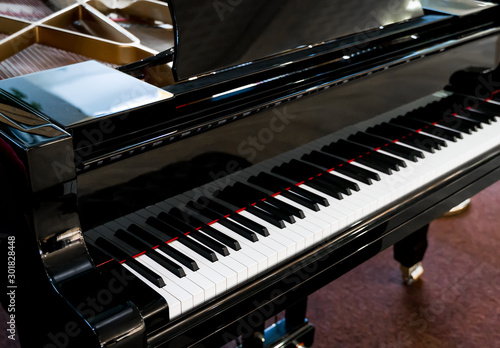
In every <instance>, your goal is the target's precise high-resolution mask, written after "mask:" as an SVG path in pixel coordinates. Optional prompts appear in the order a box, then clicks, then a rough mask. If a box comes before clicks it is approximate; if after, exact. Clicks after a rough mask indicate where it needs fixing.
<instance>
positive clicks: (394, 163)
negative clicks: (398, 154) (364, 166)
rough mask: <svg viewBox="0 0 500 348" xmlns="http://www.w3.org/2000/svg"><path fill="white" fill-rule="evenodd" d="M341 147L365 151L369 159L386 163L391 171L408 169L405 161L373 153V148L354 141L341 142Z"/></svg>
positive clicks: (339, 142)
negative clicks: (402, 168)
mask: <svg viewBox="0 0 500 348" xmlns="http://www.w3.org/2000/svg"><path fill="white" fill-rule="evenodd" d="M337 143H338V144H339V145H340V146H346V147H347V146H348V147H350V148H356V151H357V152H362V151H364V152H365V153H366V154H367V157H369V158H371V159H376V160H377V161H380V162H383V163H386V164H387V165H388V166H389V167H390V168H391V169H393V170H399V167H406V163H405V161H403V160H401V159H398V158H394V157H391V156H388V155H384V154H382V153H379V152H376V151H373V149H372V148H370V147H367V146H365V145H360V144H357V143H354V142H352V141H347V140H339V141H338V142H337Z"/></svg>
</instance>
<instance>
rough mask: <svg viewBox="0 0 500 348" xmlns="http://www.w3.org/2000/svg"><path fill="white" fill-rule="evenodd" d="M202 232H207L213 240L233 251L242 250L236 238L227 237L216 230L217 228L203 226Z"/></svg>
mask: <svg viewBox="0 0 500 348" xmlns="http://www.w3.org/2000/svg"><path fill="white" fill-rule="evenodd" d="M224 220H225V219H224ZM226 227H227V226H226ZM201 230H202V231H203V232H205V233H206V234H208V235H209V236H210V237H212V238H214V239H216V240H218V241H219V242H221V243H223V244H225V245H227V246H228V247H230V248H231V249H233V250H236V251H238V250H240V249H241V245H240V242H238V241H237V240H236V239H234V238H231V237H229V236H227V235H225V234H224V233H222V232H220V231H219V230H217V229H215V228H213V227H211V226H207V225H205V226H203V227H202V228H201Z"/></svg>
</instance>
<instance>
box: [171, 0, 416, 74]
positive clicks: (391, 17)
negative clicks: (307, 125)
mask: <svg viewBox="0 0 500 348" xmlns="http://www.w3.org/2000/svg"><path fill="white" fill-rule="evenodd" d="M168 3H169V6H170V7H171V11H172V14H173V19H174V27H175V30H176V42H175V44H176V46H175V50H176V54H175V60H174V71H175V73H176V75H177V78H178V79H186V78H189V77H192V76H196V75H199V74H203V73H207V72H211V71H215V70H219V69H222V68H225V67H230V66H234V65H238V64H242V63H247V62H252V61H255V60H257V59H261V58H264V57H268V56H271V55H276V54H280V53H283V52H286V51H289V50H293V49H297V48H300V47H302V48H306V47H308V45H315V44H318V43H322V42H325V41H331V40H334V39H337V38H340V37H343V36H347V35H352V34H356V33H360V32H364V31H367V30H370V29H376V28H379V27H380V26H386V25H390V24H394V23H398V22H403V21H407V20H409V19H412V18H416V17H420V16H422V15H423V14H424V13H423V10H422V6H421V4H420V1H419V0H377V1H373V0H348V1H347V0H314V1H303V0H272V1H270V0H231V1H229V0H215V1H214V0H168Z"/></svg>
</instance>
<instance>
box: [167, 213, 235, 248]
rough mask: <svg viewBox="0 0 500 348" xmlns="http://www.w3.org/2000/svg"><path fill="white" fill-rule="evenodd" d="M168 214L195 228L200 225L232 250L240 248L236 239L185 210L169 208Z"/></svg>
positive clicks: (204, 230)
mask: <svg viewBox="0 0 500 348" xmlns="http://www.w3.org/2000/svg"><path fill="white" fill-rule="evenodd" d="M169 214H171V215H173V216H175V217H177V218H178V219H184V221H185V222H186V223H188V224H189V225H190V226H192V227H194V228H197V226H201V228H200V230H201V231H203V232H205V233H206V234H208V235H209V236H210V237H212V238H214V239H215V240H216V241H218V242H220V243H222V244H224V245H227V246H228V247H230V248H232V249H234V250H240V249H241V246H240V243H239V242H238V241H237V240H235V239H233V238H231V237H229V236H226V235H225V234H224V233H222V232H220V231H217V230H216V229H215V228H213V227H210V226H208V225H207V224H205V223H204V222H203V221H201V220H199V219H198V218H196V217H195V216H192V215H190V214H188V213H186V212H182V211H181V210H180V209H179V208H173V209H171V210H170V211H169ZM213 221H218V219H216V220H213ZM195 235H196V233H195V234H193V236H195ZM208 246H210V245H208ZM214 250H216V249H214Z"/></svg>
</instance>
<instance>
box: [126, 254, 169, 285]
mask: <svg viewBox="0 0 500 348" xmlns="http://www.w3.org/2000/svg"><path fill="white" fill-rule="evenodd" d="M126 264H127V265H128V266H130V267H131V268H132V269H133V270H134V271H136V272H137V273H139V274H140V275H142V276H143V277H144V278H146V279H147V280H149V281H150V282H151V283H153V284H154V285H156V286H157V287H159V288H163V287H164V286H165V285H166V284H165V281H164V280H163V278H162V277H161V276H160V275H159V274H157V273H156V272H154V271H152V270H151V269H149V268H148V267H146V266H144V265H143V264H142V263H140V262H138V261H137V260H135V259H131V260H128V261H127V262H126Z"/></svg>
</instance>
